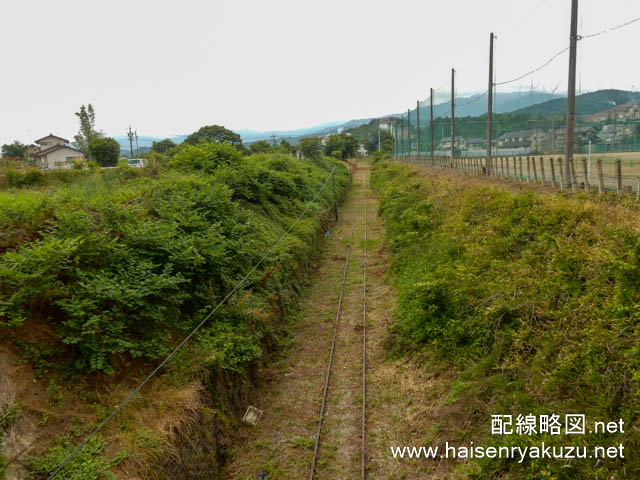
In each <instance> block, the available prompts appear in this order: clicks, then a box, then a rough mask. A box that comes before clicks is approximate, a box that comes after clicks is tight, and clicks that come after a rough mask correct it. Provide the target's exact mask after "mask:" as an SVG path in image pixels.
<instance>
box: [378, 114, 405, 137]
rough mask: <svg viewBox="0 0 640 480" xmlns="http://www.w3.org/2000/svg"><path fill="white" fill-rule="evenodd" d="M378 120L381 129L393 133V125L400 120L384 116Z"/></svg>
mask: <svg viewBox="0 0 640 480" xmlns="http://www.w3.org/2000/svg"><path fill="white" fill-rule="evenodd" d="M378 121H379V124H380V130H386V131H387V132H389V133H392V132H393V126H394V125H396V124H398V123H399V122H400V120H398V119H397V118H396V117H384V118H381V119H380V120H378Z"/></svg>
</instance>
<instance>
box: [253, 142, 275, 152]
mask: <svg viewBox="0 0 640 480" xmlns="http://www.w3.org/2000/svg"><path fill="white" fill-rule="evenodd" d="M249 152H251V153H271V152H273V147H272V146H271V144H270V143H269V142H267V141H266V140H258V141H257V142H254V143H252V144H251V145H249Z"/></svg>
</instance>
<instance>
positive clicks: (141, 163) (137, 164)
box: [127, 158, 147, 168]
mask: <svg viewBox="0 0 640 480" xmlns="http://www.w3.org/2000/svg"><path fill="white" fill-rule="evenodd" d="M127 163H128V164H129V166H130V167H133V168H142V167H146V166H147V161H146V160H145V159H144V158H130V159H129V160H128V161H127Z"/></svg>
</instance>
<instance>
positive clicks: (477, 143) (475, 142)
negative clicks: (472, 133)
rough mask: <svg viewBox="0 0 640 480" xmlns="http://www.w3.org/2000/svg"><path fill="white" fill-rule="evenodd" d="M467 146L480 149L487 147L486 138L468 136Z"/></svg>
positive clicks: (470, 148) (471, 148)
mask: <svg viewBox="0 0 640 480" xmlns="http://www.w3.org/2000/svg"><path fill="white" fill-rule="evenodd" d="M449 143H451V142H449ZM467 148H468V149H469V150H480V149H483V148H487V139H486V138H468V139H467Z"/></svg>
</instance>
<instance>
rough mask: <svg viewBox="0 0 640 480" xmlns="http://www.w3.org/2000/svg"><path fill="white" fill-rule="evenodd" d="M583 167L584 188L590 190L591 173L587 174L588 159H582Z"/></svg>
mask: <svg viewBox="0 0 640 480" xmlns="http://www.w3.org/2000/svg"><path fill="white" fill-rule="evenodd" d="M582 169H583V170H584V190H585V191H589V175H587V159H586V158H583V159H582Z"/></svg>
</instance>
